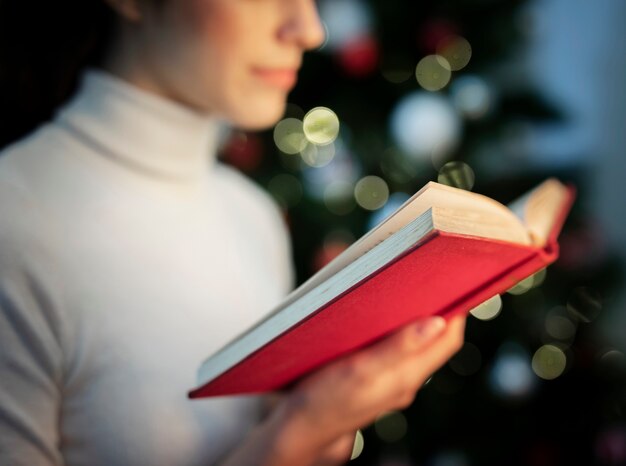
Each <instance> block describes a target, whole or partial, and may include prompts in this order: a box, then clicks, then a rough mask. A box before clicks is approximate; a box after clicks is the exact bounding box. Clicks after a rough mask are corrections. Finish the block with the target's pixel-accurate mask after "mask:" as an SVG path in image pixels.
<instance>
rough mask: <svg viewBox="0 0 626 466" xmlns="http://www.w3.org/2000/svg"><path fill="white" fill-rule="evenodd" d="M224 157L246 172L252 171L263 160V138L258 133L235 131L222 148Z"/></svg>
mask: <svg viewBox="0 0 626 466" xmlns="http://www.w3.org/2000/svg"><path fill="white" fill-rule="evenodd" d="M222 158H223V159H224V161H226V162H227V163H229V164H230V165H233V166H234V167H237V168H239V169H240V170H242V171H244V172H251V171H253V170H255V169H256V168H258V167H259V165H260V164H261V161H262V160H263V144H262V142H261V139H260V138H259V136H258V135H256V134H247V133H242V132H236V133H233V134H232V136H231V137H230V138H229V139H228V142H227V143H226V145H225V146H224V148H223V149H222Z"/></svg>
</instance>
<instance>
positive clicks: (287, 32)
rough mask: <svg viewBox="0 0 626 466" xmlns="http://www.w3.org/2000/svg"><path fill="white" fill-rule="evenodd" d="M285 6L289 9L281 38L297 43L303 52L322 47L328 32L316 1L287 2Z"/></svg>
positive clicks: (290, 0)
mask: <svg viewBox="0 0 626 466" xmlns="http://www.w3.org/2000/svg"><path fill="white" fill-rule="evenodd" d="M283 4H284V5H285V6H286V8H287V9H288V14H287V15H286V18H287V19H286V21H285V23H284V24H283V26H282V27H281V30H280V38H281V39H282V40H289V41H294V42H297V43H298V45H299V46H300V47H301V48H302V49H303V50H310V49H315V48H317V47H319V46H321V45H322V44H323V43H324V40H325V39H326V30H325V29H324V25H323V24H322V21H321V19H320V17H319V13H318V11H317V5H316V3H315V0H287V1H286V2H283ZM287 5H288V6H287Z"/></svg>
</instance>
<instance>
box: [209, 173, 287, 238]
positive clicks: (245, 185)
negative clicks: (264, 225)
mask: <svg viewBox="0 0 626 466" xmlns="http://www.w3.org/2000/svg"><path fill="white" fill-rule="evenodd" d="M216 172H217V174H218V177H217V178H218V179H219V182H220V183H221V185H220V187H221V188H222V189H223V190H224V194H225V195H227V196H229V200H232V201H235V202H236V203H237V205H238V206H239V207H241V208H243V209H245V210H246V212H247V213H248V214H251V215H254V216H255V217H257V220H260V219H263V220H264V221H266V222H271V223H272V224H274V227H275V228H277V229H280V230H284V229H286V224H285V221H284V219H283V215H282V212H281V209H280V207H279V205H278V204H277V202H276V201H275V200H274V198H273V197H272V196H271V195H270V194H269V193H268V192H267V191H266V190H264V189H263V188H262V187H261V186H260V185H258V184H257V183H256V182H255V181H253V180H252V179H251V178H249V177H247V176H246V175H244V174H243V173H241V172H240V171H239V170H237V169H236V168H233V167H231V166H229V165H226V164H224V163H219V162H218V163H217V164H216Z"/></svg>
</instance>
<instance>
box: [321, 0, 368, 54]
mask: <svg viewBox="0 0 626 466" xmlns="http://www.w3.org/2000/svg"><path fill="white" fill-rule="evenodd" d="M319 13H320V17H321V19H322V20H323V22H324V25H325V27H326V42H325V45H324V48H325V49H328V50H329V51H337V50H339V49H341V48H342V47H344V46H345V45H346V44H349V43H351V42H354V41H355V40H358V39H359V38H361V37H364V36H368V35H370V33H371V32H372V29H373V23H374V16H373V15H372V12H371V10H370V9H369V8H368V6H367V4H366V3H365V2H362V1H359V0H324V1H321V2H320V4H319Z"/></svg>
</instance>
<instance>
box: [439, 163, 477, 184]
mask: <svg viewBox="0 0 626 466" xmlns="http://www.w3.org/2000/svg"><path fill="white" fill-rule="evenodd" d="M474 180H475V177H474V170H472V167H470V166H469V165H468V164H466V163H465V162H460V161H453V162H448V163H446V164H445V165H444V166H443V167H441V168H440V169H439V175H438V176H437V181H438V182H439V183H441V184H445V185H448V186H452V187H454V188H460V189H465V190H468V191H471V190H472V188H473V187H474Z"/></svg>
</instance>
